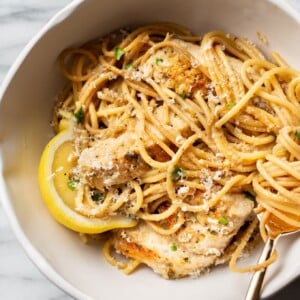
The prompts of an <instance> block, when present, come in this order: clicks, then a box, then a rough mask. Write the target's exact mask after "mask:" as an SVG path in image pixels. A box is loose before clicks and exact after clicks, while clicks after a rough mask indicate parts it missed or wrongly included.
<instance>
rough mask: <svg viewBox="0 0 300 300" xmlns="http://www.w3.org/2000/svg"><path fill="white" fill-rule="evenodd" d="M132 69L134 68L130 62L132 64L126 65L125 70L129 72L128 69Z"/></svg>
mask: <svg viewBox="0 0 300 300" xmlns="http://www.w3.org/2000/svg"><path fill="white" fill-rule="evenodd" d="M131 67H132V63H131V62H130V63H128V64H126V65H125V70H128V69H130V68H131Z"/></svg>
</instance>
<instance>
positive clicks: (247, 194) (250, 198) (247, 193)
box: [244, 191, 255, 201]
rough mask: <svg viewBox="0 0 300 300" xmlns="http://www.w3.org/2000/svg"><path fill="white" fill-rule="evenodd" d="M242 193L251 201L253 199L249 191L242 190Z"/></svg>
mask: <svg viewBox="0 0 300 300" xmlns="http://www.w3.org/2000/svg"><path fill="white" fill-rule="evenodd" d="M244 195H245V197H246V198H247V199H249V200H251V201H255V196H254V195H252V194H251V193H250V192H248V191H246V192H244Z"/></svg>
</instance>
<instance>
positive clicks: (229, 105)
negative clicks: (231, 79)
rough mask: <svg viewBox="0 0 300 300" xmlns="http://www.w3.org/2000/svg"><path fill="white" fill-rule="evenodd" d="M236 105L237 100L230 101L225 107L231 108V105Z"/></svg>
mask: <svg viewBox="0 0 300 300" xmlns="http://www.w3.org/2000/svg"><path fill="white" fill-rule="evenodd" d="M235 105H236V103H235V102H228V103H226V104H225V107H228V108H231V107H234V106H235Z"/></svg>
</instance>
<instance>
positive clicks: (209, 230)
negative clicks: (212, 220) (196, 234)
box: [208, 229, 218, 235]
mask: <svg viewBox="0 0 300 300" xmlns="http://www.w3.org/2000/svg"><path fill="white" fill-rule="evenodd" d="M208 232H209V233H210V234H212V235H217V234H218V233H217V232H216V231H215V230H212V229H208Z"/></svg>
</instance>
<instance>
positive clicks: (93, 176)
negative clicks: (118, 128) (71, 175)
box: [78, 132, 149, 190]
mask: <svg viewBox="0 0 300 300" xmlns="http://www.w3.org/2000/svg"><path fill="white" fill-rule="evenodd" d="M78 168H79V170H80V171H79V172H80V174H85V179H86V180H87V181H88V182H89V184H90V185H91V186H93V187H96V188H98V189H100V190H101V189H102V188H103V187H104V186H111V185H115V184H122V183H125V182H128V181H130V180H132V179H133V178H136V177H139V176H141V175H142V174H143V173H144V172H146V171H147V170H148V169H149V166H148V165H147V164H146V163H145V162H144V161H143V159H142V158H141V156H140V154H139V152H138V145H137V138H136V137H135V135H134V134H133V133H130V132H126V133H123V134H121V135H120V136H118V137H116V138H108V139H105V140H100V141H98V142H97V143H96V144H95V145H94V146H93V147H90V148H86V149H84V150H83V151H82V152H81V155H80V157H79V159H78Z"/></svg>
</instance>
